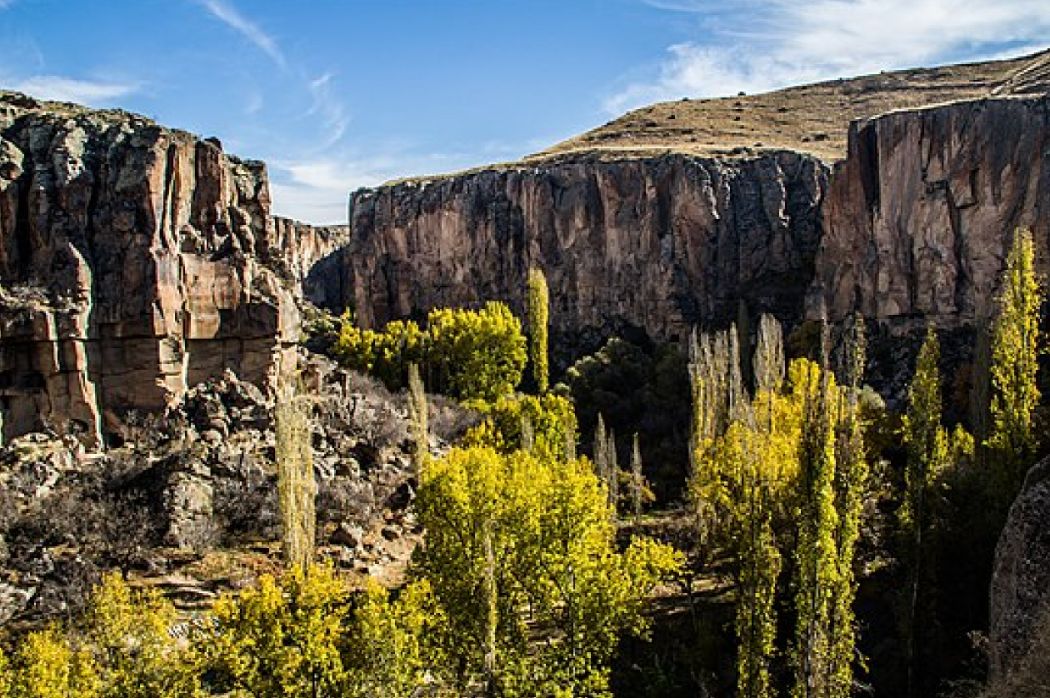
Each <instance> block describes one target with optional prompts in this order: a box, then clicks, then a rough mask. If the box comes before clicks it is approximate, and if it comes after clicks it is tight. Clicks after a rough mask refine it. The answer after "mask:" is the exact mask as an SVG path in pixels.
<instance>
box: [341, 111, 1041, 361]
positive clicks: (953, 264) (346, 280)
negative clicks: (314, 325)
mask: <svg viewBox="0 0 1050 698" xmlns="http://www.w3.org/2000/svg"><path fill="white" fill-rule="evenodd" d="M1048 111H1050V108H1048V98H1047V97H1045V96H1043V97H1000V98H990V99H981V100H976V101H968V102H959V103H954V104H948V105H940V106H933V107H928V108H924V109H915V110H908V111H900V112H891V113H889V114H886V115H883V116H879V117H875V118H872V119H867V120H862V121H858V122H855V123H854V124H852V126H851V128H850V132H849V150H848V157H847V158H846V159H845V160H844V161H842V162H840V163H838V164H836V165H835V166H834V168H833V170H829V168H827V167H826V166H825V165H824V164H823V163H822V162H820V161H819V160H816V159H814V158H812V157H809V156H807V155H804V154H798V153H793V152H772V153H766V154H761V155H758V156H751V157H747V158H735V159H734V158H699V157H693V156H687V155H676V154H668V155H663V156H659V157H652V158H628V159H608V157H606V158H602V157H600V156H598V155H593V154H592V155H573V156H565V157H563V158H562V159H561V160H553V161H550V162H546V163H544V162H541V163H537V164H519V165H509V166H503V167H500V168H493V169H488V170H482V171H477V172H470V173H465V174H463V175H457V176H449V177H442V178H437V179H433V180H412V181H407V182H402V183H397V184H392V185H389V186H384V187H380V188H377V189H365V190H361V191H358V192H356V193H355V194H354V195H353V196H352V198H351V240H350V244H349V245H348V247H347V248H346V250H345V251H344V252H345V260H344V264H343V268H342V277H341V278H340V279H339V282H338V284H335V285H337V286H339V287H341V288H342V289H343V297H344V300H345V302H346V303H347V304H350V305H353V307H354V308H355V309H356V312H357V316H358V318H359V319H360V321H361V322H363V323H364V324H366V325H375V324H381V323H383V322H385V321H387V320H390V319H393V318H397V317H405V316H413V315H415V316H418V315H420V314H422V313H423V312H425V311H426V310H427V309H429V308H431V307H434V306H441V305H463V304H476V303H479V302H480V301H482V300H485V299H490V298H498V299H504V300H507V301H509V302H510V303H511V305H512V307H514V308H515V309H516V310H519V311H520V310H521V306H522V287H523V283H524V277H525V273H526V270H527V268H528V267H530V266H537V267H540V268H542V269H543V270H544V271H545V272H546V274H547V277H548V282H549V284H550V287H551V301H552V308H551V317H552V324H553V331H554V332H555V334H556V335H560V336H561V337H562V338H563V339H567V340H568V341H569V342H570V344H572V345H573V346H574V348H587V347H588V346H592V345H593V341H589V338H591V337H601V336H608V335H609V334H613V333H618V332H623V331H625V330H628V331H629V330H630V329H631V328H637V329H640V330H643V331H644V332H645V333H646V334H648V335H649V336H650V337H652V338H655V339H661V340H674V339H675V338H678V337H681V336H682V335H683V333H684V331H685V330H686V328H688V327H689V326H691V325H692V324H694V323H700V324H711V323H714V324H720V323H726V322H728V321H729V320H730V319H732V318H734V317H735V315H736V309H737V305H738V302H739V301H743V302H745V303H746V304H747V306H748V309H749V311H751V312H752V313H753V314H754V313H758V312H762V311H769V312H773V313H775V314H776V315H777V316H778V317H780V318H781V319H782V320H784V321H785V322H786V323H787V324H788V325H789V326H790V325H792V324H794V323H795V322H797V321H798V320H800V319H803V318H809V319H815V318H817V317H820V316H822V315H825V314H826V315H827V316H828V317H829V318H830V319H832V320H837V319H841V318H842V317H844V316H845V315H847V314H848V313H850V312H852V311H854V310H859V311H860V312H862V313H863V314H864V315H865V316H866V317H868V318H869V319H872V320H874V321H877V324H880V325H882V326H884V327H887V328H890V329H889V330H887V331H890V332H894V333H912V332H913V330H914V329H915V326H917V325H921V324H923V323H925V322H926V320H927V319H933V320H934V321H935V322H937V323H938V324H939V325H942V326H944V327H946V328H952V327H960V326H964V325H967V324H970V323H972V322H973V320H974V319H976V318H978V317H983V316H986V315H987V314H988V312H989V311H990V309H991V303H992V301H993V298H994V294H995V291H996V288H995V284H996V276H997V274H998V272H999V270H1000V269H1001V266H1002V260H1003V255H1004V248H1005V246H1006V245H1007V244H1008V242H1009V239H1010V235H1011V234H1012V232H1013V230H1014V229H1016V227H1017V226H1028V227H1030V228H1031V229H1032V230H1033V232H1034V233H1035V236H1036V240H1037V241H1038V243H1037V246H1038V250H1039V252H1038V257H1039V260H1038V264H1039V266H1040V269H1041V270H1043V271H1044V272H1046V271H1050V255H1048V252H1050V248H1048V242H1050V204H1048V203H1047V202H1050V116H1048ZM609 157H611V156H609ZM574 339H577V340H583V341H582V342H573V340H574Z"/></svg>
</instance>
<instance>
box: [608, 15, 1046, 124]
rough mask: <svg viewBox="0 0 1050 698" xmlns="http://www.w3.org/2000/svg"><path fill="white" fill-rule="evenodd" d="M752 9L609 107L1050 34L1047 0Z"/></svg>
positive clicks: (979, 49) (675, 53) (1013, 44)
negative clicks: (741, 22) (738, 23)
mask: <svg viewBox="0 0 1050 698" xmlns="http://www.w3.org/2000/svg"><path fill="white" fill-rule="evenodd" d="M643 1H644V2H645V3H646V4H648V5H650V6H653V7H658V8H660V9H664V10H669V11H676V12H692V13H695V14H696V15H697V17H698V18H701V19H705V18H708V17H710V16H711V15H713V14H717V13H718V12H720V11H721V9H722V8H724V5H721V6H720V5H718V4H715V3H714V2H712V1H711V0H643ZM743 9H745V10H746V11H747V13H748V17H747V24H746V26H747V31H734V30H732V29H731V28H726V26H725V23H724V22H723V24H722V26H719V27H718V28H716V29H715V30H714V32H713V33H711V32H710V29H711V27H710V26H708V27H707V29H708V30H709V31H708V32H705V33H707V34H708V36H707V37H706V40H705V41H704V42H703V43H701V42H699V41H697V42H686V43H678V44H675V45H672V46H670V47H668V49H667V52H668V53H667V56H666V57H665V59H664V60H663V61H662V63H661V64H660V66H659V68H658V69H657V70H656V74H655V76H654V77H653V78H652V79H650V80H646V81H633V82H631V83H630V84H628V85H627V86H625V87H624V88H622V89H620V90H619V91H618V92H617V93H615V94H614V95H612V96H611V97H609V98H608V99H607V100H606V101H605V104H604V106H605V108H606V110H607V111H609V112H610V113H620V112H622V111H624V110H626V109H630V108H633V107H637V106H641V105H643V104H647V103H650V102H653V101H658V100H666V99H675V98H679V97H713V96H724V95H729V94H735V93H736V92H738V91H745V92H761V91H766V90H770V89H776V88H779V87H784V86H786V85H790V84H794V83H798V82H804V81H812V80H821V79H830V78H836V77H844V76H851V75H858V74H864V73H871V72H877V71H879V70H884V69H892V68H901V67H909V66H917V65H923V64H929V63H936V62H941V61H951V60H953V59H954V58H955V57H956V56H957V55H962V54H965V55H967V56H968V57H976V56H983V57H992V56H1003V55H1008V54H1011V53H1012V54H1013V55H1017V54H1018V53H1021V52H1023V51H1024V50H1025V49H1027V48H1030V47H1031V46H1033V45H1040V44H1041V42H1045V41H1046V38H1045V37H1046V36H1047V35H1050V3H1047V2H1046V0H999V1H998V2H994V3H990V2H987V0H814V1H811V2H807V3H798V2H793V1H792V0H764V1H758V0H751V1H750V2H747V3H745V5H744V6H743ZM708 24H709V23H708ZM732 24H735V23H730V26H731V25H732ZM1044 45H1045V44H1044Z"/></svg>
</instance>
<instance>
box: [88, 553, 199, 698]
mask: <svg viewBox="0 0 1050 698" xmlns="http://www.w3.org/2000/svg"><path fill="white" fill-rule="evenodd" d="M175 621H176V616H175V608H174V606H172V604H171V602H169V601H168V600H167V599H165V598H164V597H162V596H161V595H160V593H159V592H157V591H156V590H142V591H136V590H132V589H131V588H130V587H129V586H128V584H127V583H126V582H125V581H124V579H123V578H122V577H121V575H120V573H119V572H113V573H110V574H107V575H105V576H104V577H103V578H102V583H101V584H100V585H99V586H98V587H96V588H95V590H94V592H93V593H92V595H91V599H90V602H89V605H88V611H87V614H86V616H85V618H84V621H83V636H82V640H81V642H82V649H81V651H82V652H86V653H87V654H88V655H89V656H91V658H92V666H93V667H94V671H95V672H96V673H97V675H98V679H99V682H100V684H101V686H102V690H101V691H100V693H99V695H100V696H102V697H104V698H192V697H193V696H196V695H197V693H198V688H199V687H198V681H197V676H196V672H195V671H194V669H195V667H194V666H193V665H192V662H191V661H190V657H189V652H188V651H187V650H186V649H184V648H183V647H181V646H180V645H179V643H178V642H177V641H176V640H175V639H174V638H173V637H172V636H171V634H170V633H169V631H170V629H171V628H172V626H174V625H175Z"/></svg>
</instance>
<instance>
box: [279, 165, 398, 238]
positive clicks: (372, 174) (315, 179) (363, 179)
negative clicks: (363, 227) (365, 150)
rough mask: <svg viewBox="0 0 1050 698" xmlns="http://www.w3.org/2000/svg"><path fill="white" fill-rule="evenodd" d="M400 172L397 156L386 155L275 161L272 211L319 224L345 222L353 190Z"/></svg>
mask: <svg viewBox="0 0 1050 698" xmlns="http://www.w3.org/2000/svg"><path fill="white" fill-rule="evenodd" d="M397 172H398V167H397V160H396V158H393V157H387V156H379V157H374V158H365V159H354V158H347V159H346V160H336V159H318V160H309V161H303V162H272V163H271V173H272V175H273V176H272V177H271V179H272V180H273V181H272V183H271V185H270V194H271V197H272V198H273V211H274V213H275V214H277V215H279V216H287V217H289V218H296V219H298V220H302V221H308V222H310V223H314V224H318V225H322V224H335V223H346V202H347V197H348V196H349V194H350V192H351V191H353V190H354V189H359V188H361V187H371V186H376V185H377V184H381V183H382V182H384V181H386V180H388V179H391V178H392V177H394V176H396V173H397Z"/></svg>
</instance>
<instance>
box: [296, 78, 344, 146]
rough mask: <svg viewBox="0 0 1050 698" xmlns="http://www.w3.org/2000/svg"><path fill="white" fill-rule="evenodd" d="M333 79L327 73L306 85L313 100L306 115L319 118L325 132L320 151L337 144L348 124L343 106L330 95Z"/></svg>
mask: <svg viewBox="0 0 1050 698" xmlns="http://www.w3.org/2000/svg"><path fill="white" fill-rule="evenodd" d="M334 77H335V75H334V74H333V73H331V72H328V73H325V74H323V75H321V76H320V77H317V78H314V79H313V80H310V81H309V82H308V83H307V87H308V88H309V90H310V95H311V96H312V98H313V104H312V105H311V106H310V109H309V111H307V115H309V116H318V117H320V119H321V122H322V124H323V126H324V130H325V133H324V137H323V141H322V144H321V149H322V150H323V149H325V148H329V147H331V146H332V145H335V144H336V143H338V142H339V140H340V139H342V137H343V135H344V134H345V133H346V127H347V126H348V125H349V123H350V117H349V116H347V114H346V107H345V105H344V104H343V103H342V102H341V101H340V100H338V99H336V97H335V95H334V94H333V93H332V79H333V78H334Z"/></svg>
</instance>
